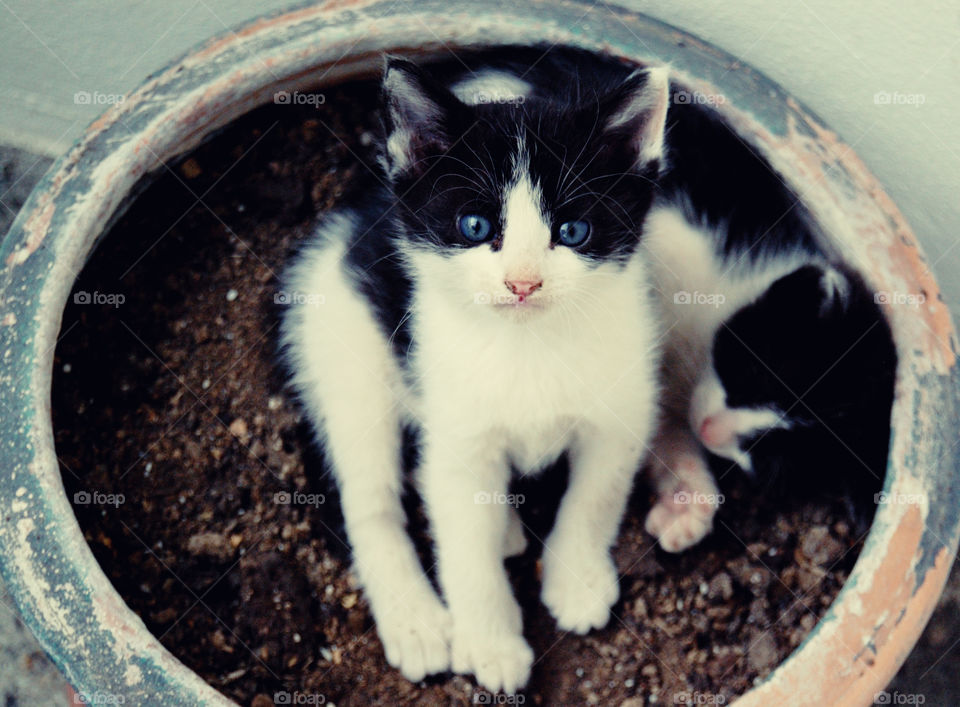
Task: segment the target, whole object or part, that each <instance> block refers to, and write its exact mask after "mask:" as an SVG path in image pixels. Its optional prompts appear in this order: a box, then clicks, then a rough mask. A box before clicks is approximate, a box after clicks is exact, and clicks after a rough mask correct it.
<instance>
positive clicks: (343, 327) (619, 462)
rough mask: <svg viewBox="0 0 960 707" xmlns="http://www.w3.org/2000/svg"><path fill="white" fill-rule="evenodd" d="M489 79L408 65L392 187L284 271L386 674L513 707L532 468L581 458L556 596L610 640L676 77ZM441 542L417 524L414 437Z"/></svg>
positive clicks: (298, 376)
mask: <svg viewBox="0 0 960 707" xmlns="http://www.w3.org/2000/svg"><path fill="white" fill-rule="evenodd" d="M562 68H563V67H562V66H561V65H560V64H558V63H556V61H555V59H553V58H551V57H550V56H547V57H546V58H545V60H544V61H543V62H542V63H541V64H540V65H539V66H538V67H537V68H536V70H531V69H530V67H528V69H527V71H525V72H523V73H517V72H510V71H506V70H504V69H503V68H500V69H497V68H488V69H484V70H481V71H477V72H476V73H466V74H461V75H459V76H456V77H448V80H447V81H445V82H441V81H437V80H434V79H433V78H431V77H430V76H429V75H427V74H426V73H425V72H424V71H423V70H421V69H420V68H418V67H417V66H415V65H414V64H412V63H410V62H408V61H404V60H400V59H391V60H389V62H388V64H387V67H386V71H385V75H384V78H383V94H384V103H385V111H384V112H385V115H384V122H385V130H384V139H383V145H382V152H383V155H382V168H383V173H382V174H381V175H378V177H377V183H376V184H374V186H372V187H371V189H370V191H369V192H368V193H366V194H364V195H363V199H362V201H361V202H360V203H358V204H357V205H356V206H354V207H351V208H343V209H342V210H340V211H338V212H336V213H333V214H330V215H328V216H327V217H326V218H325V219H324V220H323V222H322V223H321V224H320V226H319V227H318V229H317V232H316V234H315V235H314V236H313V237H312V239H311V240H310V242H309V243H308V244H307V245H306V247H305V248H304V249H303V251H302V252H301V253H300V254H299V256H298V257H297V259H296V262H295V263H294V264H293V265H292V267H291V268H290V270H289V272H288V273H287V275H286V277H285V289H286V290H287V291H288V292H291V293H298V294H311V293H317V294H323V296H324V300H323V304H317V299H316V298H312V299H311V298H309V297H295V296H294V297H291V301H293V302H294V305H293V306H291V307H290V308H289V309H288V310H287V312H286V313H285V316H284V322H283V339H284V342H285V345H286V347H287V350H288V353H289V360H290V364H291V369H292V371H293V372H294V377H293V383H294V385H295V387H296V389H297V391H298V393H299V396H300V398H301V400H302V402H303V405H304V406H305V408H306V411H307V414H308V415H309V416H310V418H311V419H312V421H313V422H314V424H315V426H316V429H317V434H318V436H319V437H320V438H321V440H322V442H323V445H324V448H325V451H326V453H327V458H328V459H329V460H330V461H331V463H332V467H333V471H334V474H335V476H336V479H337V482H338V485H339V488H340V492H341V498H342V505H343V513H344V519H345V522H346V529H347V534H348V536H349V539H350V542H351V544H352V547H353V553H354V560H355V566H356V571H357V573H358V575H359V577H360V580H361V582H362V583H363V586H364V588H365V592H366V596H367V599H368V600H369V603H370V607H371V610H372V612H373V614H374V618H375V620H376V624H377V630H378V632H379V634H380V638H381V640H382V642H383V645H384V650H385V653H386V657H387V660H388V661H389V662H390V663H391V664H392V665H394V666H396V667H398V668H399V669H400V670H401V671H402V673H403V674H404V675H405V676H406V677H407V678H409V679H411V680H418V679H420V678H422V677H424V676H425V675H427V674H431V673H437V672H441V671H444V670H447V669H448V668H452V669H453V670H454V671H456V672H459V673H473V674H474V675H475V676H476V678H477V680H478V682H480V683H481V684H483V685H484V686H485V687H487V688H488V689H490V690H498V689H503V690H505V691H508V692H512V691H514V690H516V689H518V688H520V687H522V686H523V685H524V684H525V683H526V681H527V679H528V676H529V673H530V668H531V664H532V661H533V654H532V652H531V650H530V648H529V646H528V645H527V643H526V641H525V640H524V638H523V635H522V621H521V615H520V609H519V606H518V605H517V602H516V600H515V599H514V597H513V594H512V590H511V587H510V583H509V581H508V579H507V576H506V573H505V570H504V566H503V559H504V557H505V556H508V555H510V554H513V553H517V552H520V551H522V550H523V547H524V543H525V539H524V535H523V528H522V526H521V524H520V521H519V518H518V517H517V514H516V511H515V510H514V509H513V508H511V507H509V506H508V505H506V504H505V503H504V501H505V500H507V497H506V491H507V488H508V482H509V481H510V478H511V473H513V472H514V471H515V472H516V473H520V474H531V473H536V472H537V471H539V470H541V469H542V468H544V467H546V466H548V465H549V464H551V463H552V462H553V461H555V460H556V459H557V458H558V457H559V455H561V454H562V453H564V452H566V453H567V454H568V457H569V460H570V465H571V476H570V483H569V488H568V490H567V492H566V495H565V497H564V499H563V501H562V503H561V507H560V510H559V512H558V515H557V519H556V522H555V525H554V528H553V530H552V532H551V533H550V535H549V537H548V538H547V540H546V542H545V550H546V551H545V553H544V557H543V589H542V595H541V596H542V599H543V602H544V603H545V604H546V606H547V607H548V608H549V609H550V611H551V613H552V614H553V616H554V617H555V618H556V620H557V624H558V626H559V627H560V628H561V629H564V630H572V631H576V632H578V633H586V632H587V631H589V630H590V629H592V628H597V627H601V626H603V625H604V624H606V623H607V621H608V619H609V614H610V607H611V606H612V605H613V603H614V602H615V601H616V599H617V596H618V577H617V572H616V569H615V566H614V564H613V561H612V559H611V557H610V552H609V550H610V547H611V545H612V544H613V542H614V540H615V539H616V536H617V531H618V527H619V524H620V520H621V517H622V515H623V512H624V507H625V504H626V500H627V497H628V495H629V493H630V489H631V486H632V483H633V479H634V475H635V473H636V472H637V470H638V469H639V467H640V464H641V461H642V458H643V455H644V450H645V446H646V444H647V442H648V441H649V440H650V438H651V435H652V433H653V431H654V427H655V420H656V409H657V404H656V393H657V385H656V379H657V369H658V348H657V343H656V342H657V339H658V324H657V321H656V317H655V313H654V311H653V309H654V308H653V300H652V298H651V297H650V294H649V284H648V277H647V273H646V262H645V259H646V255H645V252H644V251H643V250H642V249H640V248H639V247H638V246H639V243H640V237H641V233H642V224H643V222H644V218H645V216H646V214H647V211H648V209H649V207H650V204H651V201H652V198H653V191H654V184H655V182H654V179H655V178H656V177H657V175H658V171H659V165H660V162H661V160H662V153H663V136H664V121H665V116H666V112H667V105H668V100H669V86H668V79H667V75H666V71H665V70H663V69H648V70H646V71H635V70H633V69H631V68H629V67H624V66H621V65H619V64H618V63H616V62H611V61H603V62H595V63H593V64H592V65H584V66H581V67H580V69H579V71H581V74H580V76H579V80H577V76H575V75H573V74H570V75H569V78H568V79H567V78H564V79H563V80H561V77H560V76H559V75H558V73H557V72H558V70H561V69H562ZM405 426H412V427H414V428H416V429H417V430H418V432H419V439H420V459H421V463H420V464H419V468H418V469H417V470H416V472H415V473H416V478H417V482H418V485H419V488H420V491H421V494H422V497H423V500H424V504H425V510H426V514H427V516H428V519H429V522H430V525H431V528H432V535H433V538H434V540H435V544H436V548H435V549H436V557H437V566H438V578H439V584H440V587H441V589H442V592H443V598H444V600H445V602H446V606H444V603H442V602H441V600H440V599H439V598H438V596H437V594H436V593H435V592H434V590H433V589H432V587H431V585H430V582H429V581H428V579H427V577H426V575H425V574H424V572H423V569H422V568H421V566H420V563H419V561H418V558H417V556H416V554H415V552H414V548H413V546H412V544H411V541H410V538H409V537H408V535H407V532H406V529H405V518H404V513H403V510H402V508H401V499H400V496H401V485H402V480H401V462H400V455H401V433H402V430H403V428H404V427H405Z"/></svg>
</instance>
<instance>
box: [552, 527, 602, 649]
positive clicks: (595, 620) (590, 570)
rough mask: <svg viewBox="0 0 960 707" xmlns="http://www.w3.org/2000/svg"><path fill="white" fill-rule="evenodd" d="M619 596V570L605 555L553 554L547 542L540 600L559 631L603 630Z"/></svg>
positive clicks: (581, 553)
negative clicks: (611, 608)
mask: <svg viewBox="0 0 960 707" xmlns="http://www.w3.org/2000/svg"><path fill="white" fill-rule="evenodd" d="M619 595H620V586H619V583H618V577H617V569H616V567H615V566H614V564H613V561H612V560H611V559H610V557H609V556H608V555H607V554H606V552H604V553H603V554H599V553H597V552H596V551H594V552H589V553H584V552H577V553H573V552H566V553H564V552H562V551H560V550H557V551H551V549H550V548H549V541H548V545H547V549H546V550H545V552H544V555H543V591H542V592H541V594H540V599H541V601H543V603H544V605H546V607H547V608H548V609H550V613H551V614H553V617H554V618H555V619H556V620H557V626H558V627H559V628H560V629H562V630H564V631H574V632H575V633H587V632H588V631H590V630H591V629H594V628H603V627H604V626H606V625H607V622H608V621H609V620H610V607H611V606H613V605H614V603H616V601H617V597H618V596H619Z"/></svg>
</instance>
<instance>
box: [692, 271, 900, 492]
mask: <svg viewBox="0 0 960 707" xmlns="http://www.w3.org/2000/svg"><path fill="white" fill-rule="evenodd" d="M888 339H889V329H888V328H887V326H886V324H885V322H884V321H883V318H882V314H881V313H880V312H879V310H878V309H877V308H876V306H875V305H874V304H873V302H872V301H871V300H870V299H869V291H868V290H867V288H866V286H865V285H864V283H862V281H860V279H859V278H858V277H857V276H856V275H854V274H853V273H852V272H841V271H840V270H839V269H836V268H832V267H828V268H824V267H819V266H815V265H808V266H804V267H802V268H799V269H798V270H796V271H794V272H792V273H790V274H788V275H786V276H784V277H782V278H780V279H779V280H777V281H776V282H774V283H773V284H772V285H771V286H770V288H769V289H768V290H767V291H766V292H765V293H764V294H763V295H762V296H761V297H760V298H758V299H757V300H756V301H755V302H753V303H751V304H749V305H747V306H745V307H743V308H742V309H741V310H739V311H738V312H737V313H735V314H734V315H733V316H732V317H730V318H729V319H728V320H727V321H726V322H725V323H724V324H723V325H722V326H721V327H720V328H719V329H718V330H717V334H716V336H715V338H714V342H713V349H712V356H711V362H712V366H711V367H710V368H708V370H707V372H706V373H705V374H704V376H703V377H702V379H701V380H700V382H699V383H698V385H697V387H696V389H695V390H694V394H693V400H692V404H691V410H690V424H691V426H692V429H693V430H694V431H695V432H696V433H697V436H698V437H699V438H700V440H701V442H702V443H703V444H704V446H705V447H707V449H709V450H710V451H711V452H713V453H714V454H717V455H718V456H722V457H725V458H727V459H730V460H732V461H735V462H736V463H737V464H739V465H740V466H741V467H742V468H743V469H745V470H746V471H757V470H758V469H757V467H758V466H764V465H765V464H767V463H768V462H770V461H771V460H775V462H774V463H775V464H776V465H777V466H780V465H782V464H783V460H784V459H786V460H789V461H791V462H797V463H798V464H799V465H801V466H803V465H805V464H806V465H808V466H819V467H820V468H821V469H823V468H826V467H829V466H831V465H832V464H835V463H840V460H838V455H842V456H843V457H844V459H846V460H847V461H850V460H849V457H848V454H853V455H854V456H856V457H857V459H855V460H853V464H855V465H860V464H861V462H862V463H863V464H866V465H867V466H870V467H873V466H878V467H882V463H879V462H878V463H876V464H875V463H874V462H873V461H870V462H866V461H864V460H865V459H868V458H869V459H871V460H872V459H873V457H872V456H869V455H868V452H866V451H861V450H860V449H859V446H858V445H859V439H854V438H853V436H852V434H851V433H850V432H849V431H850V430H853V429H855V430H858V433H857V434H864V433H867V436H866V437H865V439H869V434H882V428H883V427H884V425H886V424H887V422H886V420H887V419H888V417H889V404H890V403H889V400H886V401H885V402H884V401H883V400H881V397H882V395H884V394H885V391H887V389H888V386H889V378H890V377H892V375H893V368H894V366H895V357H894V356H893V355H891V356H890V357H889V358H885V357H884V356H883V353H882V352H884V351H887V350H889V349H890V348H891V346H890V343H889V341H888ZM881 381H883V382H882V383H881ZM881 447H882V445H878V444H877V443H876V439H874V440H873V444H872V446H871V447H869V449H874V448H881ZM810 473H815V470H810ZM877 473H878V474H879V475H880V476H882V474H883V469H882V468H879V470H877Z"/></svg>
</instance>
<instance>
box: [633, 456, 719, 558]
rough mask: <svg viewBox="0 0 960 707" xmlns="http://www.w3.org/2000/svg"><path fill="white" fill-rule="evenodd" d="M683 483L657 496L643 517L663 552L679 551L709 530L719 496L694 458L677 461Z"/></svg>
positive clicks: (648, 529)
mask: <svg viewBox="0 0 960 707" xmlns="http://www.w3.org/2000/svg"><path fill="white" fill-rule="evenodd" d="M678 466H680V467H682V468H679V469H678V472H677V473H678V474H679V475H681V477H682V478H683V481H682V482H680V483H678V484H677V485H675V486H673V487H671V488H670V489H669V490H666V491H664V492H662V493H661V494H660V497H659V499H658V500H657V502H656V503H655V504H654V506H653V508H651V509H650V512H649V513H648V514H647V520H646V522H645V523H644V528H646V531H647V532H648V533H650V534H651V535H652V536H653V537H655V538H657V540H659V541H660V547H662V548H663V549H664V550H666V551H667V552H682V551H683V550H686V549H687V548H689V547H692V546H693V545H696V544H697V543H698V542H700V541H701V540H703V538H704V537H706V535H707V534H708V533H709V532H710V531H711V530H712V529H713V517H714V516H715V515H716V513H717V509H718V508H719V507H720V502H721V500H722V496H721V495H720V493H719V491H718V490H717V486H716V484H715V483H714V482H713V478H712V477H711V476H710V473H709V471H707V470H706V468H701V467H703V463H702V462H701V461H700V460H699V459H697V458H696V457H692V456H691V457H689V458H686V459H683V460H681V461H680V463H679V465H678Z"/></svg>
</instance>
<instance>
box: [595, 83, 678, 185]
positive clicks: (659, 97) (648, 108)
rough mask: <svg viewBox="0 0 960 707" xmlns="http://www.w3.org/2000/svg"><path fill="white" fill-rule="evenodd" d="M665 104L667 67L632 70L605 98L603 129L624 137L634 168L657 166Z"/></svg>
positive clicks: (667, 100) (659, 156)
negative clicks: (633, 158) (633, 159)
mask: <svg viewBox="0 0 960 707" xmlns="http://www.w3.org/2000/svg"><path fill="white" fill-rule="evenodd" d="M669 105H670V74H669V71H668V69H667V68H666V67H664V66H658V67H652V68H648V69H643V70H638V71H635V72H633V73H632V74H630V76H628V77H627V78H626V79H625V80H624V82H623V84H621V86H620V87H619V88H618V89H617V90H616V91H614V93H613V94H612V95H611V96H610V98H609V99H608V101H607V103H606V106H605V110H606V116H607V118H606V123H605V131H604V132H605V133H606V134H607V136H608V137H621V138H623V139H625V141H626V143H627V149H629V150H631V151H632V153H633V154H634V156H635V164H636V166H637V167H638V168H644V167H653V168H654V169H655V170H656V169H659V167H660V166H662V164H663V152H664V149H663V143H664V129H665V127H666V122H667V108H668V107H669Z"/></svg>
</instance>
